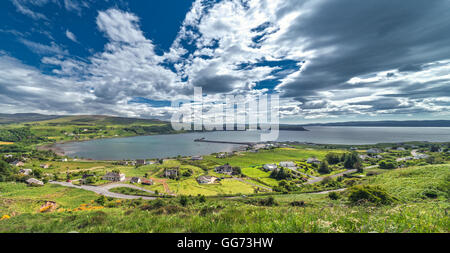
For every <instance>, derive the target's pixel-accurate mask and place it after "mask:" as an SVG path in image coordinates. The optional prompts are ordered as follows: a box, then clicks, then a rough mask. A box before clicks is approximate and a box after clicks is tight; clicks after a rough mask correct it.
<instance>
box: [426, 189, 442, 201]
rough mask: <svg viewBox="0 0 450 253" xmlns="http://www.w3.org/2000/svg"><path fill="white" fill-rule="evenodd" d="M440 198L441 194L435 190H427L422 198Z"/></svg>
mask: <svg viewBox="0 0 450 253" xmlns="http://www.w3.org/2000/svg"><path fill="white" fill-rule="evenodd" d="M438 196H439V192H438V191H437V190H435V189H426V190H424V191H423V192H422V198H430V199H435V198H437V197H438Z"/></svg>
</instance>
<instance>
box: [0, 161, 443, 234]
mask: <svg viewBox="0 0 450 253" xmlns="http://www.w3.org/2000/svg"><path fill="white" fill-rule="evenodd" d="M449 177H450V165H449V164H443V165H429V166H417V167H411V168H404V169H397V170H392V171H387V172H385V173H383V174H380V175H376V176H371V177H368V178H367V179H365V180H364V181H363V182H362V184H366V185H368V184H370V185H378V186H381V187H383V188H384V189H386V191H387V192H389V194H392V195H393V196H395V197H396V198H397V199H398V201H396V202H394V203H391V204H388V205H372V204H370V203H367V204H360V205H355V204H351V203H349V202H348V200H347V198H346V192H342V193H339V196H340V197H339V198H338V199H336V200H332V199H330V198H329V197H328V195H327V194H274V195H272V197H273V203H272V202H267V201H265V202H264V201H261V200H265V199H267V198H269V197H267V196H255V197H247V198H243V197H237V198H221V197H214V198H206V199H201V198H197V197H192V198H189V199H188V200H187V201H186V202H182V201H180V200H181V199H180V198H171V199H160V200H152V201H143V200H132V201H125V200H121V201H116V200H114V199H112V200H109V201H108V203H105V204H104V208H103V209H101V210H86V211H82V210H80V211H65V212H51V213H39V212H38V211H36V210H37V209H38V207H39V203H42V202H43V201H48V200H53V201H56V202H57V203H58V204H60V205H61V207H64V208H66V207H75V206H77V205H82V204H88V205H89V204H90V203H91V202H92V200H95V199H96V198H97V197H98V196H96V195H95V194H91V193H89V192H84V191H81V190H76V189H67V188H63V187H59V186H50V185H49V186H44V187H41V188H30V187H26V186H24V185H23V184H19V183H0V187H1V189H2V195H1V199H2V204H1V209H0V210H1V211H0V214H8V215H11V213H8V212H12V211H13V210H16V211H15V212H16V213H15V214H13V215H11V216H12V217H11V218H9V219H4V220H1V221H0V232H71V231H77V232H146V233H147V232H251V233H255V232H274V233H279V232H293V233H298V232H327V233H328V232H331V233H340V232H362V233H368V232H378V233H383V232H398V233H430V232H440V233H448V232H450V219H449V217H448V214H447V212H448V211H447V210H448V209H449V208H450V203H449V197H450V195H449V187H448V178H449ZM405 188H406V189H405ZM430 189H435V190H436V192H435V193H437V195H433V194H425V193H427V192H428V191H429V190H430ZM42 191H44V194H41V193H42ZM23 196H27V197H23ZM62 196H65V197H62ZM68 196H73V197H72V198H70V197H69V198H68ZM75 196H77V197H75ZM67 198H68V199H67ZM25 199H29V201H23V200H25ZM7 201H9V202H7ZM11 201H12V202H11ZM30 201H31V202H30ZM33 201H35V202H37V204H35V205H30V203H33ZM39 201H40V202H39ZM10 202H11V203H13V205H14V206H13V207H12V208H11V207H9V205H10ZM264 203H272V204H271V205H265V204H264ZM298 203H301V204H300V205H298Z"/></svg>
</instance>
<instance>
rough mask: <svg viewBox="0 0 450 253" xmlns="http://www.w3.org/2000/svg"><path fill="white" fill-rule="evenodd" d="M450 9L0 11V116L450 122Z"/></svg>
mask: <svg viewBox="0 0 450 253" xmlns="http://www.w3.org/2000/svg"><path fill="white" fill-rule="evenodd" d="M449 7H450V3H449V2H448V1H445V0H436V1H433V2H432V3H430V2H429V1H425V0H412V1H408V3H407V4H406V1H397V2H392V1H388V0H379V1H373V2H365V1H357V0H341V1H333V0H316V1H312V0H302V1H299V0H284V1H276V0H274V1H269V0H222V1H220V0H217V1H212V0H209V1H208V0H197V1H186V0H183V1H179V0H166V1H120V0H117V1H114V0H109V1H106V0H104V1H101V0H98V1H94V0H5V1H1V2H0V19H1V23H0V38H1V40H0V110H1V112H2V113H21V112H37V113H44V114H108V115H120V116H129V117H145V118H153V117H157V118H162V119H167V118H169V117H170V115H171V113H172V111H171V108H170V101H171V100H172V99H189V98H190V96H192V94H193V87H198V86H200V87H202V88H203V92H204V93H205V100H206V101H209V102H214V101H220V100H221V99H223V97H224V96H225V95H227V94H234V95H242V96H244V97H246V98H250V97H254V96H256V95H260V94H279V95H280V97H281V103H280V105H281V106H280V111H281V116H282V118H281V122H284V123H310V122H329V121H332V122H335V121H347V120H351V121H354V120H389V119H394V120H416V119H449V118H450V117H449V116H450V114H449V112H450V110H449V109H450V75H449V73H450V17H449V16H448V13H447V10H448V9H449Z"/></svg>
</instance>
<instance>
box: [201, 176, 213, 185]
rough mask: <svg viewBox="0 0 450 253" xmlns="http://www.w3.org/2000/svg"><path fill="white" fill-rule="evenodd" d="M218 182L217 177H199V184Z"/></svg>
mask: <svg viewBox="0 0 450 253" xmlns="http://www.w3.org/2000/svg"><path fill="white" fill-rule="evenodd" d="M216 180H217V177H213V176H199V177H198V178H197V182H198V183H199V184H212V183H214V182H215V181H216Z"/></svg>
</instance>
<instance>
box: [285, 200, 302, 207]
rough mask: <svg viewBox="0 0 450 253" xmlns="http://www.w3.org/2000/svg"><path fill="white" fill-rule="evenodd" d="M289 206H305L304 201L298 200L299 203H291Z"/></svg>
mask: <svg viewBox="0 0 450 253" xmlns="http://www.w3.org/2000/svg"><path fill="white" fill-rule="evenodd" d="M289 204H290V205H291V206H305V201H303V200H300V201H292V202H291V203H289Z"/></svg>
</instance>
